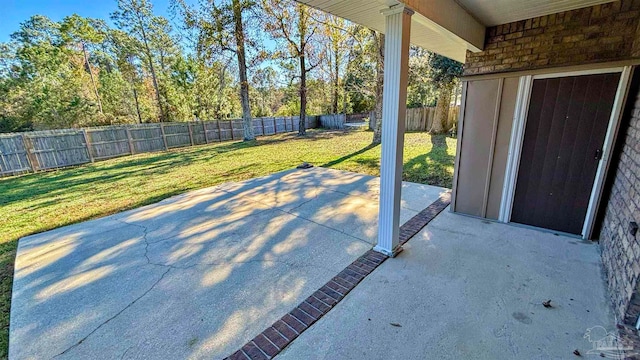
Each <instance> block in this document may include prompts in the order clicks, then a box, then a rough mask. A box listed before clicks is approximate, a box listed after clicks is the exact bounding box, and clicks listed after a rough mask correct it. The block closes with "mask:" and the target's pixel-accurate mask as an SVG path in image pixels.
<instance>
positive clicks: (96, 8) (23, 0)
mask: <svg viewBox="0 0 640 360" xmlns="http://www.w3.org/2000/svg"><path fill="white" fill-rule="evenodd" d="M152 3H153V11H154V13H155V14H156V15H162V16H165V17H167V18H169V19H170V18H171V15H170V13H169V3H170V0H153V1H152ZM116 9H117V4H116V0H0V11H2V20H0V42H7V41H9V36H10V35H11V33H13V32H15V31H17V30H18V27H19V26H20V23H21V22H23V21H26V20H27V19H29V18H30V17H31V16H33V15H44V16H47V17H49V18H50V19H51V20H53V21H60V20H62V19H63V18H64V17H65V16H68V15H71V14H73V13H76V14H78V15H80V16H83V17H92V18H98V19H103V20H106V21H107V22H108V23H109V24H111V21H110V19H109V14H110V13H112V12H113V11H115V10H116Z"/></svg>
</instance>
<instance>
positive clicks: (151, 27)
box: [111, 0, 166, 121]
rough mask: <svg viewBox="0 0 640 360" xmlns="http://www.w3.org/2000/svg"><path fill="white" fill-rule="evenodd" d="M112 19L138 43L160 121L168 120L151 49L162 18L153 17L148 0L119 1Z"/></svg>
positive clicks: (151, 7) (159, 29)
mask: <svg viewBox="0 0 640 360" xmlns="http://www.w3.org/2000/svg"><path fill="white" fill-rule="evenodd" d="M111 19H112V20H113V21H114V22H115V23H116V25H117V26H118V28H120V29H123V30H124V31H126V32H127V33H128V34H129V35H130V36H131V37H132V38H133V39H136V40H137V42H138V47H139V48H140V50H141V52H142V53H143V54H144V57H145V58H146V61H147V66H148V67H149V71H150V72H151V78H152V81H153V87H154V89H155V95H156V100H157V103H158V104H157V105H158V111H159V116H160V121H165V120H166V114H165V111H164V109H163V106H162V99H161V98H160V87H159V85H158V76H157V75H156V68H155V64H154V62H155V59H154V53H153V49H152V48H151V38H152V37H154V36H156V37H159V36H158V35H159V34H158V33H159V32H160V31H161V24H160V18H158V17H156V16H154V15H153V6H152V5H151V3H150V2H149V1H147V0H118V10H117V11H115V12H114V13H112V14H111Z"/></svg>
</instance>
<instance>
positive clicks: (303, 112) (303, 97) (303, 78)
mask: <svg viewBox="0 0 640 360" xmlns="http://www.w3.org/2000/svg"><path fill="white" fill-rule="evenodd" d="M306 66H307V65H306V63H305V58H304V53H303V54H302V55H300V123H299V128H300V129H299V130H298V135H300V136H303V135H306V134H307V131H306V129H305V127H306V121H305V120H306V118H307V68H306Z"/></svg>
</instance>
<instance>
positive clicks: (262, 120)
mask: <svg viewBox="0 0 640 360" xmlns="http://www.w3.org/2000/svg"><path fill="white" fill-rule="evenodd" d="M260 124H262V136H265V135H267V134H265V133H264V117H261V118H260Z"/></svg>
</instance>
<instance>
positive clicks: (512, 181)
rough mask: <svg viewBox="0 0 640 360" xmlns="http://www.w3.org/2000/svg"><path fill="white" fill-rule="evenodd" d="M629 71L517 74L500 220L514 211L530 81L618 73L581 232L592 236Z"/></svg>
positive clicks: (503, 220) (529, 96) (509, 219)
mask: <svg viewBox="0 0 640 360" xmlns="http://www.w3.org/2000/svg"><path fill="white" fill-rule="evenodd" d="M631 72H632V68H631V66H625V67H615V68H608V69H594V70H585V71H571V72H562V73H552V74H542V75H527V76H522V77H520V83H519V86H518V95H517V98H516V107H515V111H514V116H513V127H512V129H511V139H510V140H509V153H508V155H507V168H506V171H505V181H504V186H503V188H502V200H501V202H500V216H499V218H498V219H499V220H500V221H502V222H505V223H508V222H510V221H511V212H512V210H513V200H514V196H515V192H516V183H517V180H518V170H519V166H520V156H521V154H522V144H523V142H524V135H525V134H524V133H525V129H526V125H527V115H528V111H529V101H530V99H531V89H532V88H533V81H534V80H537V79H550V78H559V77H570V76H580V75H595V74H609V73H621V75H620V81H619V83H618V89H617V90H616V96H615V99H614V102H613V108H612V109H611V116H610V118H609V125H608V126H607V132H606V135H605V140H604V145H603V154H602V159H601V160H600V162H599V164H598V169H597V171H596V178H595V181H594V183H593V187H592V189H591V196H590V198H589V206H588V208H587V214H586V216H585V220H584V223H583V226H582V233H581V234H580V235H581V236H582V238H583V239H588V238H590V237H591V232H592V231H593V226H594V223H595V217H596V213H597V209H598V205H599V203H600V199H601V197H602V190H603V188H604V181H605V175H606V173H607V170H608V168H609V163H610V162H611V156H612V152H613V147H614V145H615V138H616V135H617V133H618V129H619V127H620V119H621V117H622V116H621V115H622V106H623V104H624V99H625V98H626V94H627V90H628V87H629V79H630V77H631Z"/></svg>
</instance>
